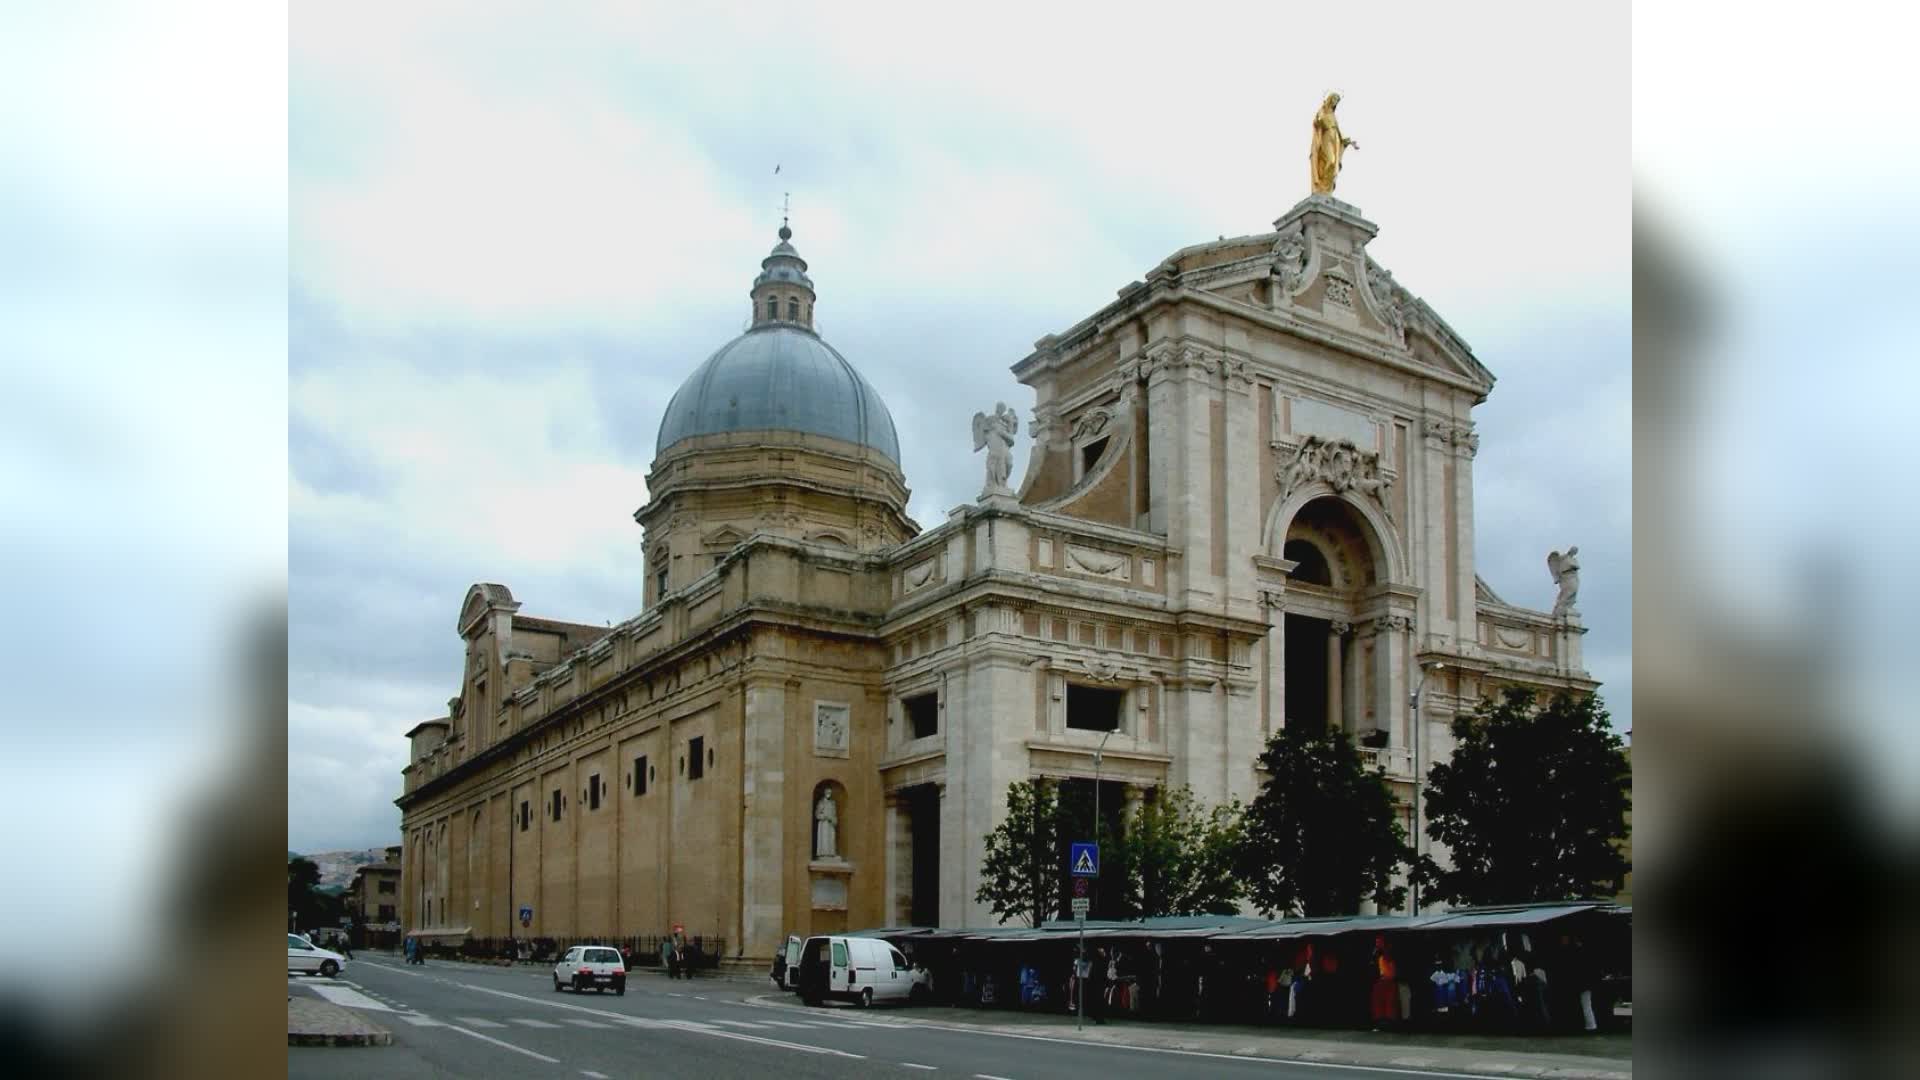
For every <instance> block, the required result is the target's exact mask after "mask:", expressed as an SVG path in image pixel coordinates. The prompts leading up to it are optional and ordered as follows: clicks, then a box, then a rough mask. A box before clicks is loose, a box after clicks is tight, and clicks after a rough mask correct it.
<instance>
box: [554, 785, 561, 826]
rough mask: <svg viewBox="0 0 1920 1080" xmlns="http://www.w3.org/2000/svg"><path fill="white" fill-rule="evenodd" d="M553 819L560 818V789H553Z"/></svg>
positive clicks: (557, 819)
mask: <svg viewBox="0 0 1920 1080" xmlns="http://www.w3.org/2000/svg"><path fill="white" fill-rule="evenodd" d="M552 809H553V820H555V821H559V820H560V789H559V788H554V789H553V807H552Z"/></svg>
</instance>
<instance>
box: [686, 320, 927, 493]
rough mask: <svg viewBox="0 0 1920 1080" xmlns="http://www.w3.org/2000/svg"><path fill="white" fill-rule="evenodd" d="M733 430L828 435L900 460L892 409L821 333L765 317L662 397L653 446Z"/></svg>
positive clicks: (897, 461) (898, 441) (724, 346)
mask: <svg viewBox="0 0 1920 1080" xmlns="http://www.w3.org/2000/svg"><path fill="white" fill-rule="evenodd" d="M735 431H798V432H804V433H806V434H809V435H825V436H827V437H828V438H833V439H841V440H844V441H846V442H850V443H857V444H859V445H861V446H869V447H872V448H873V449H875V450H878V451H880V452H881V453H882V454H885V455H886V456H887V460H889V461H891V462H893V463H894V465H896V466H898V465H899V464H900V440H899V437H898V436H897V435H895V433H894V430H893V415H892V414H891V413H889V412H887V406H886V404H885V403H884V402H882V401H881V400H880V394H879V393H878V392H877V391H875V390H874V388H873V386H872V385H871V384H870V383H868V382H867V380H865V379H863V378H861V377H860V373H859V372H857V371H855V370H854V369H853V365H852V364H849V363H847V360H846V358H845V357H843V356H841V355H840V354H839V353H838V352H836V351H835V350H834V348H833V346H831V345H828V344H827V343H826V342H824V341H822V340H820V336H819V335H818V334H815V333H814V332H813V331H812V330H809V329H807V328H805V327H802V326H798V325H794V324H790V323H781V322H768V323H763V324H761V325H759V326H756V327H754V328H753V329H751V330H748V331H747V332H746V333H744V334H742V335H740V336H739V337H737V338H734V339H733V340H732V341H730V342H728V343H727V344H726V345H723V346H721V348H720V350H719V351H718V352H716V353H714V354H713V355H712V356H710V357H708V358H707V362H706V363H704V364H701V365H700V367H699V369H698V370H696V371H695V372H694V373H693V374H692V375H691V376H689V377H688V378H687V381H686V382H685V383H682V384H681V386H680V390H679V392H677V393H675V394H674V395H673V400H672V401H670V402H668V403H667V414H666V416H665V417H664V418H662V419H661V421H660V438H659V441H658V443H657V445H656V447H655V452H656V453H664V452H665V451H666V449H667V447H669V446H672V445H673V444H674V443H677V442H679V441H680V440H682V439H691V438H694V437H696V436H700V435H721V434H726V433H729V432H735Z"/></svg>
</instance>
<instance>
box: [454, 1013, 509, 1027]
mask: <svg viewBox="0 0 1920 1080" xmlns="http://www.w3.org/2000/svg"><path fill="white" fill-rule="evenodd" d="M454 1019H455V1020H458V1021H460V1022H461V1023H463V1024H465V1025H467V1026H468V1027H477V1028H503V1027H506V1026H507V1025H505V1024H502V1023H499V1022H497V1021H494V1020H488V1019H486V1018H485V1017H481V1016H456V1017H454Z"/></svg>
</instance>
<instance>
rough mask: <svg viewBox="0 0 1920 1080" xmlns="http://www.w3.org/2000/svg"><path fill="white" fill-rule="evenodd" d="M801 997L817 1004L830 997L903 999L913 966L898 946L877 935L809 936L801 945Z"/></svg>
mask: <svg viewBox="0 0 1920 1080" xmlns="http://www.w3.org/2000/svg"><path fill="white" fill-rule="evenodd" d="M799 990H800V1000H802V1001H804V1002H806V1003H807V1004H809V1005H818V1004H820V1003H821V1002H823V1001H826V1000H828V999H831V998H837V999H839V1000H841V1001H852V1002H856V1003H858V1004H861V1005H872V1004H873V1003H874V1002H877V1001H906V1000H907V999H908V998H909V997H911V996H912V994H913V969H912V968H910V967H909V966H908V965H907V958H906V957H904V956H901V955H900V950H898V949H896V948H894V947H893V946H891V945H889V944H887V943H886V942H884V941H881V940H880V939H879V938H862V937H839V936H825V937H811V938H808V939H807V941H806V944H804V945H802V946H801V947H800V978H799Z"/></svg>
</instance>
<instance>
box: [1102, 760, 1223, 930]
mask: <svg viewBox="0 0 1920 1080" xmlns="http://www.w3.org/2000/svg"><path fill="white" fill-rule="evenodd" d="M1243 813H1244V810H1243V808H1242V807H1241V806H1240V804H1239V803H1238V802H1232V803H1227V804H1225V805H1222V806H1216V807H1213V808H1212V809H1210V810H1206V811H1204V812H1203V811H1202V810H1201V809H1200V805H1199V803H1198V801H1197V800H1196V799H1195V798H1194V796H1193V791H1192V790H1191V789H1189V788H1186V787H1181V788H1177V789H1165V788H1163V789H1161V791H1160V793H1159V797H1157V798H1155V799H1152V800H1150V801H1148V802H1145V803H1142V804H1141V806H1140V812H1139V813H1138V814H1136V815H1135V816H1134V818H1133V820H1132V821H1130V822H1128V823H1127V831H1126V835H1125V837H1124V838H1122V840H1121V842H1120V844H1119V845H1118V849H1119V851H1120V852H1121V853H1123V855H1124V860H1125V864H1124V865H1125V867H1126V871H1127V875H1128V880H1127V886H1128V893H1129V896H1128V901H1129V904H1130V906H1132V907H1133V908H1135V909H1136V910H1138V912H1139V913H1140V914H1142V915H1146V916H1155V915H1200V914H1212V915H1231V914H1233V913H1234V912H1235V911H1237V910H1239V909H1238V906H1237V904H1238V901H1239V900H1240V898H1241V897H1242V896H1244V895H1245V894H1246V885H1245V883H1244V882H1243V881H1242V880H1241V879H1240V877H1239V876H1238V875H1237V874H1236V873H1235V868H1234V853H1235V851H1236V850H1237V849H1238V847H1239V846H1240V844H1241V842H1242V832H1243V829H1242V815H1243Z"/></svg>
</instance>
